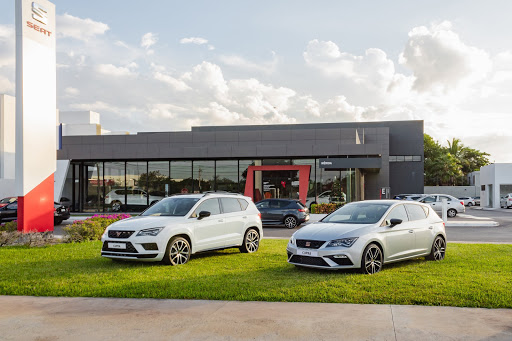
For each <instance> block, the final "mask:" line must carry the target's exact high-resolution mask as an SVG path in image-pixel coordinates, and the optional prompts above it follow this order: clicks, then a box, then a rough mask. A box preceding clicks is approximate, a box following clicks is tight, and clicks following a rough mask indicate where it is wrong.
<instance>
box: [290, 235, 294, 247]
mask: <svg viewBox="0 0 512 341" xmlns="http://www.w3.org/2000/svg"><path fill="white" fill-rule="evenodd" d="M290 244H292V245H295V237H294V236H292V237H291V238H290Z"/></svg>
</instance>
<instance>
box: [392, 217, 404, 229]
mask: <svg viewBox="0 0 512 341" xmlns="http://www.w3.org/2000/svg"><path fill="white" fill-rule="evenodd" d="M401 223H402V219H395V218H393V219H391V221H390V222H389V227H393V226H396V225H399V224H401Z"/></svg>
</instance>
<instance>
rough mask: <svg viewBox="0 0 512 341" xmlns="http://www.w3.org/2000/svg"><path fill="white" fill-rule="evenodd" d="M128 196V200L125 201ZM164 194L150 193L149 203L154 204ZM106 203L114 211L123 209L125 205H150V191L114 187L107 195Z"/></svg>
mask: <svg viewBox="0 0 512 341" xmlns="http://www.w3.org/2000/svg"><path fill="white" fill-rule="evenodd" d="M125 196H126V202H125ZM163 198H164V197H163V196H155V195H151V194H149V205H150V206H151V205H154V204H155V203H156V202H158V201H159V200H161V199H163ZM105 205H111V207H112V211H113V212H119V211H121V208H122V207H123V206H125V205H126V206H140V207H146V206H147V205H148V193H147V192H146V191H143V190H141V189H137V188H133V189H126V190H125V189H114V190H112V191H110V192H108V194H107V195H106V196H105Z"/></svg>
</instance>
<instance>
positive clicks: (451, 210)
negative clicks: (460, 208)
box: [446, 208, 457, 218]
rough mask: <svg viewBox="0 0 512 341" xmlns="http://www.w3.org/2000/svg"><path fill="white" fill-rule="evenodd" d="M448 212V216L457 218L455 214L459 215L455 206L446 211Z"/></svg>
mask: <svg viewBox="0 0 512 341" xmlns="http://www.w3.org/2000/svg"><path fill="white" fill-rule="evenodd" d="M446 214H447V215H448V218H455V216H456V215H457V210H456V209H454V208H450V209H449V210H448V212H446Z"/></svg>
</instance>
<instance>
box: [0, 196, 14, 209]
mask: <svg viewBox="0 0 512 341" xmlns="http://www.w3.org/2000/svg"><path fill="white" fill-rule="evenodd" d="M16 200H18V198H17V197H7V198H3V199H2V200H0V207H4V206H7V205H8V204H10V203H12V202H15V201H16Z"/></svg>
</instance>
